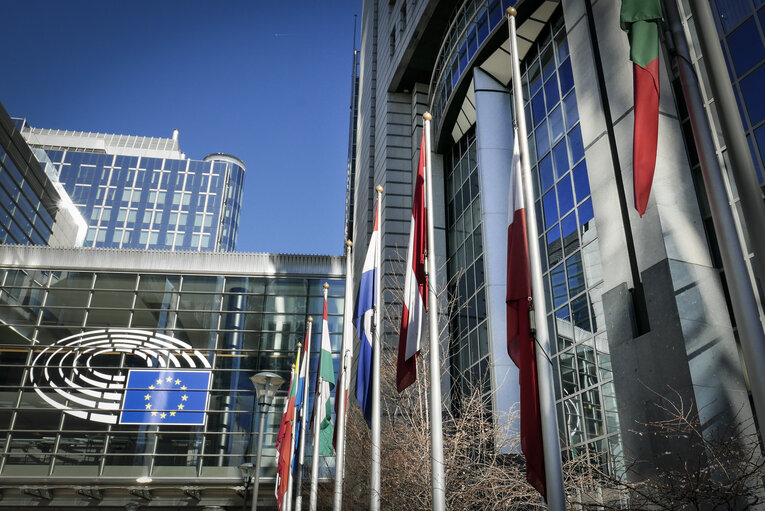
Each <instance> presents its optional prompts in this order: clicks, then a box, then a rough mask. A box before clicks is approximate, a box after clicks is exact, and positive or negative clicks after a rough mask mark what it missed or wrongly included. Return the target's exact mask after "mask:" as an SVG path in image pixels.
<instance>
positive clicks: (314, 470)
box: [308, 282, 329, 511]
mask: <svg viewBox="0 0 765 511" xmlns="http://www.w3.org/2000/svg"><path fill="white" fill-rule="evenodd" d="M328 291H329V284H328V283H326V282H325V283H324V303H326V302H327V292H328ZM322 323H324V322H322ZM325 327H326V325H324V324H322V328H325ZM322 335H324V332H322ZM316 376H317V377H316V391H315V392H314V396H313V432H312V433H311V437H312V440H313V454H312V458H313V459H312V460H311V493H310V495H309V505H308V509H309V511H316V504H317V500H318V498H319V444H320V443H321V440H320V438H321V431H320V430H321V414H320V413H319V410H318V407H319V406H321V405H322V403H324V395H323V393H322V387H323V385H322V382H323V381H324V380H323V379H322V377H321V354H319V366H318V367H317V368H316ZM317 400H318V401H317Z"/></svg>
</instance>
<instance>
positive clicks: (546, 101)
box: [522, 10, 621, 471]
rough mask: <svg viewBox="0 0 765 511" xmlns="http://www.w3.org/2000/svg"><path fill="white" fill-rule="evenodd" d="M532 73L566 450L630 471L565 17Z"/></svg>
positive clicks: (529, 58) (544, 250)
mask: <svg viewBox="0 0 765 511" xmlns="http://www.w3.org/2000/svg"><path fill="white" fill-rule="evenodd" d="M522 74H523V80H524V83H523V91H524V103H525V115H526V121H527V125H528V127H529V150H530V152H531V155H530V156H531V158H530V159H531V164H532V177H533V180H534V195H535V207H536V214H537V227H538V229H539V233H540V236H539V244H540V253H541V255H542V270H543V273H544V284H545V291H546V293H545V298H546V301H547V310H548V311H550V314H549V316H548V322H549V331H550V334H551V341H553V342H552V343H551V344H552V348H553V350H554V357H553V367H554V368H555V370H554V371H553V374H554V376H555V385H554V387H555V398H556V403H557V408H558V410H557V415H558V420H559V422H560V423H559V428H560V430H561V437H562V441H561V446H562V447H563V449H564V451H568V453H569V454H570V455H572V456H576V455H578V454H580V453H584V452H585V450H586V451H587V452H589V454H590V456H593V457H595V456H600V457H601V459H602V468H603V469H606V470H608V469H609V468H610V469H615V470H616V471H620V468H619V467H618V466H617V464H618V462H619V460H620V459H621V443H620V441H619V419H618V414H617V409H616V400H615V394H614V387H613V373H612V370H611V359H610V356H609V348H608V337H607V333H606V329H605V320H604V317H603V306H602V299H601V295H602V293H603V275H602V269H601V260H600V248H599V245H598V233H597V230H596V227H595V221H594V214H593V209H592V201H591V199H590V187H589V177H588V175H587V172H588V170H587V162H586V161H585V159H584V147H583V144H582V136H581V132H580V128H579V112H578V109H577V102H576V92H575V90H574V80H573V75H572V71H571V60H570V58H569V52H568V42H567V39H566V29H565V26H564V24H563V16H562V13H561V12H560V10H559V11H558V13H557V14H556V15H554V16H553V18H552V20H551V22H550V23H549V24H548V25H547V26H546V27H545V28H544V29H543V30H542V33H541V34H540V35H539V37H538V38H537V42H536V43H535V44H534V45H533V46H532V48H531V49H530V50H529V52H528V53H527V54H526V58H525V59H524V61H523V66H522ZM609 458H610V462H609Z"/></svg>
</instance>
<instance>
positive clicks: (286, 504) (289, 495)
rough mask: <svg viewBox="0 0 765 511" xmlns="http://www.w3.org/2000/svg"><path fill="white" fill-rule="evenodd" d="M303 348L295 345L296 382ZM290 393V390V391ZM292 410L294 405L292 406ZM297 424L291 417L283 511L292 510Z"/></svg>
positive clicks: (294, 368)
mask: <svg viewBox="0 0 765 511" xmlns="http://www.w3.org/2000/svg"><path fill="white" fill-rule="evenodd" d="M302 347H303V344H302V343H298V344H297V349H298V352H297V361H296V362H295V365H294V366H292V367H293V369H292V377H293V378H295V380H296V381H297V378H298V375H299V373H300V348H302ZM290 392H292V389H290ZM293 408H294V405H293ZM296 424H297V420H296V419H295V417H294V414H293V417H292V435H291V436H290V458H289V460H290V461H289V472H288V474H287V495H285V498H284V500H282V502H284V511H291V510H292V484H293V483H294V480H293V478H292V457H293V456H295V425H296Z"/></svg>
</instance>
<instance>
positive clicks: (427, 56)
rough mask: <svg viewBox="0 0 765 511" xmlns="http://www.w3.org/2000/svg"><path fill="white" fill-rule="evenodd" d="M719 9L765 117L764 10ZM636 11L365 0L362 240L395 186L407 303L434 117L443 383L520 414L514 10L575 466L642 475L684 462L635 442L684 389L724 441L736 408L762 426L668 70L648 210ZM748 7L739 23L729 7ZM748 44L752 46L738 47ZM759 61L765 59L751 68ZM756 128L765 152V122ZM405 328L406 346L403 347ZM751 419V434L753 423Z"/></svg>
mask: <svg viewBox="0 0 765 511" xmlns="http://www.w3.org/2000/svg"><path fill="white" fill-rule="evenodd" d="M713 3H714V4H715V12H717V13H718V14H720V16H721V17H723V18H724V19H723V21H722V24H723V25H726V26H728V25H729V26H728V28H724V27H723V28H724V32H725V34H729V35H726V38H727V42H726V43H725V44H726V46H725V49H726V51H728V57H729V58H731V56H732V57H733V60H732V61H731V62H733V66H732V68H731V69H733V70H736V69H739V68H740V72H739V71H735V73H734V75H735V76H734V81H735V82H736V87H737V89H736V90H737V92H741V94H740V95H739V99H741V105H742V109H744V110H751V109H754V110H756V108H757V104H759V103H760V102H761V100H760V99H757V98H755V97H754V96H753V95H750V97H748V98H747V97H746V91H745V90H746V88H747V86H748V85H747V84H748V83H749V82H747V77H750V76H754V74H755V73H756V72H757V69H759V66H760V62H761V61H763V60H765V58H760V59H759V60H757V59H756V58H755V57H754V56H753V55H747V56H744V55H743V54H740V55H738V56H737V55H735V54H736V52H737V50H736V49H735V48H734V46H735V45H736V44H738V45H741V44H742V43H741V40H747V41H748V40H750V39H751V40H752V41H754V42H756V43H757V44H760V40H761V39H762V34H763V32H762V30H761V21H760V18H759V14H760V13H762V12H763V11H761V9H762V8H763V7H761V4H762V2H757V1H754V2H750V1H743V2H732V1H731V2H728V1H717V2H713ZM619 5H620V4H619V3H618V2H592V1H590V0H585V1H584V2H579V1H567V0H561V1H545V0H430V1H425V2H422V1H420V2H413V1H410V0H395V1H391V2H389V3H386V4H385V5H383V4H382V3H380V2H375V1H371V0H370V1H368V2H367V1H365V2H364V10H363V14H362V42H361V49H360V53H361V63H360V78H359V80H360V81H359V92H358V94H359V122H358V126H357V130H358V131H357V140H356V147H357V152H356V154H357V164H356V167H355V169H354V172H355V173H356V176H355V184H356V186H355V190H354V193H355V197H354V199H355V202H354V207H355V223H354V232H353V240H354V243H355V244H356V246H359V245H360V246H365V244H366V243H367V240H368V237H369V235H370V226H371V224H370V225H368V222H367V221H366V220H368V219H369V211H371V210H372V205H373V202H374V192H373V189H374V186H375V185H377V184H381V185H382V186H383V187H384V189H385V192H386V193H385V194H384V195H383V199H382V200H383V205H382V216H383V220H382V226H381V239H382V244H383V246H384V254H385V255H384V263H383V273H384V274H385V278H384V279H383V282H384V283H385V284H384V286H386V287H387V289H388V290H389V291H388V295H390V296H395V295H396V292H395V289H396V288H397V287H400V281H401V277H402V273H403V271H402V269H403V265H402V262H403V261H402V260H401V259H402V257H401V254H405V253H406V244H407V241H408V236H407V234H408V226H409V219H410V218H411V216H410V215H411V194H412V183H413V182H414V179H413V175H414V173H415V172H416V169H417V161H418V157H419V150H420V148H419V141H420V133H421V128H422V120H421V119H422V114H423V113H424V112H426V111H429V112H430V113H431V114H432V116H433V123H432V137H433V140H432V147H433V153H434V154H433V169H432V170H433V173H434V176H433V182H434V195H435V197H434V206H433V207H434V216H435V225H436V227H437V230H436V232H437V235H436V244H437V246H436V247H435V250H436V255H437V257H438V258H439V260H438V261H437V266H438V267H439V268H443V271H441V273H440V274H439V276H438V285H439V286H440V287H446V292H447V293H448V295H447V296H448V297H449V299H450V302H449V305H450V308H449V310H448V311H447V310H444V316H447V317H444V318H443V319H442V321H443V322H444V323H448V326H449V328H448V334H447V336H448V339H444V340H443V342H442V346H444V347H445V348H446V349H445V352H444V353H445V357H446V358H447V359H448V362H449V369H448V370H447V371H446V373H445V375H444V383H443V384H444V387H445V388H446V387H447V386H448V388H449V389H450V390H451V394H450V395H451V397H453V398H457V399H456V400H455V401H453V402H452V405H453V406H455V407H458V405H459V400H458V398H459V394H460V392H463V391H465V390H467V389H469V388H470V386H471V385H472V384H476V383H480V384H481V385H483V387H482V388H483V390H484V392H485V394H486V395H487V396H490V398H491V399H490V402H491V405H492V408H493V411H494V413H495V417H496V418H497V420H502V417H503V414H504V413H506V412H508V411H509V410H510V409H511V408H512V407H513V406H515V405H516V404H517V401H518V398H519V391H518V385H517V375H518V373H517V369H516V368H515V367H514V366H513V364H512V362H511V361H510V359H509V356H508V355H507V346H506V323H505V308H506V305H505V292H506V282H507V272H508V269H507V265H506V251H507V222H508V214H507V190H508V187H509V183H508V169H509V168H510V166H511V164H512V148H513V141H514V137H515V135H514V132H513V123H512V118H513V100H512V95H513V92H512V84H511V73H510V54H509V45H508V29H507V21H506V17H505V10H506V9H507V7H509V6H515V7H516V8H517V10H518V16H517V25H518V36H519V39H518V44H519V57H520V60H521V73H522V80H523V82H522V90H523V95H524V97H523V103H524V109H525V111H524V115H525V117H526V121H527V127H528V137H529V138H528V142H529V150H530V154H529V159H530V163H531V167H532V169H531V171H532V181H533V189H534V197H533V201H532V200H531V199H532V198H530V199H527V201H529V202H527V205H526V207H527V208H529V207H531V204H533V207H534V208H535V211H536V218H537V224H538V225H537V227H538V232H539V247H540V252H541V256H542V269H543V280H544V287H545V296H544V301H545V306H546V311H547V314H548V325H549V332H550V343H551V345H550V353H549V359H550V362H551V364H552V369H553V374H554V378H555V380H554V382H553V387H554V392H555V402H556V411H557V420H558V427H559V431H560V439H561V449H562V455H563V456H579V455H580V454H583V453H588V454H590V455H593V456H595V457H597V458H598V459H599V460H600V465H601V468H602V469H604V470H606V471H610V472H611V473H613V474H617V475H624V474H625V470H626V467H625V465H624V464H623V461H624V459H625V458H626V459H644V460H649V463H647V464H645V465H643V466H644V467H648V466H649V465H650V466H651V467H653V468H655V467H658V466H661V464H663V463H670V462H669V461H667V459H666V458H662V456H663V453H665V452H670V451H672V449H673V448H674V447H673V446H672V445H671V442H663V441H657V440H656V439H652V440H651V441H648V440H646V439H645V438H643V437H641V435H639V434H638V433H636V432H635V429H636V425H637V424H641V423H642V424H645V423H646V422H649V421H651V420H660V413H658V412H657V410H658V406H656V407H654V406H652V405H649V404H647V403H652V402H656V401H660V400H661V399H664V398H667V399H672V398H673V397H676V396H673V395H672V392H671V391H669V390H667V389H669V388H674V389H683V390H682V391H681V394H682V396H681V397H682V399H683V400H684V402H685V403H694V406H695V408H694V411H698V413H699V418H700V421H701V423H702V424H703V428H704V430H705V431H706V432H707V434H713V433H712V432H713V431H715V430H716V429H717V428H720V427H725V426H726V425H728V424H730V423H731V421H733V420H734V418H733V417H732V416H731V414H730V410H737V411H740V413H743V414H744V416H746V417H751V408H750V406H749V400H748V393H747V388H746V383H745V381H744V378H743V371H742V366H741V361H740V358H739V356H738V349H737V345H736V332H735V325H734V322H733V321H732V319H731V315H730V313H729V309H728V308H727V307H726V305H725V304H726V291H725V286H724V282H723V279H722V278H721V274H720V271H719V267H718V266H717V265H716V261H717V259H716V255H715V247H714V233H713V232H711V231H710V229H709V228H710V225H711V224H710V222H708V211H707V209H706V206H705V199H704V196H703V187H702V188H698V187H697V188H695V187H694V186H692V185H690V183H693V175H694V172H695V170H694V169H695V168H696V166H697V164H698V159H697V158H696V156H695V153H694V152H693V149H692V148H689V147H686V145H685V144H684V142H683V140H684V139H683V135H684V133H683V131H684V129H685V125H684V123H683V122H682V121H684V117H683V115H684V114H683V109H682V108H681V107H680V106H678V105H681V104H682V102H683V98H682V96H681V95H678V91H679V89H678V88H676V89H675V90H673V89H672V87H671V83H670V80H667V79H666V77H667V76H670V77H671V76H672V74H671V68H670V66H666V67H667V69H668V72H664V74H663V76H664V77H665V78H664V80H666V81H667V86H666V88H664V87H665V85H664V84H662V103H661V110H662V114H663V115H662V116H661V121H660V133H661V137H660V143H659V149H658V155H657V167H656V177H655V178H654V183H655V184H654V189H653V191H652V196H651V201H650V202H649V209H648V211H647V213H646V214H645V216H644V217H642V218H641V217H639V215H638V214H637V213H636V212H635V210H634V208H633V206H632V203H631V200H630V199H631V197H632V188H631V186H632V183H631V181H632V176H631V172H632V161H631V154H632V129H633V126H632V124H633V115H632V113H633V112H632V69H631V64H630V62H629V48H628V44H627V38H626V36H625V34H624V32H623V31H622V30H621V29H620V27H619V24H618V19H619ZM731 9H732V10H733V11H735V13H727V10H731ZM757 9H760V11H757V12H756V10H757ZM733 14H735V16H734V15H733ZM734 18H735V19H734ZM721 19H722V18H721ZM747 27H749V28H747ZM752 27H753V28H752ZM737 30H738V31H741V32H742V33H743V32H745V31H747V32H746V34H745V35H741V36H740V37H739V39H738V40H737V39H736V36H733V42H731V40H730V39H731V36H732V35H733V34H734V33H737V32H736V31H737ZM422 34H429V37H428V38H426V37H423V36H422ZM435 34H438V36H437V37H436V35H435ZM736 41H738V42H736ZM731 44H733V45H734V46H731ZM754 46H757V45H754ZM760 46H762V45H761V44H760ZM760 46H757V48H759V47H760ZM380 48H382V50H380ZM760 53H761V52H760ZM760 53H757V52H755V54H757V55H759V54H760ZM744 57H748V58H749V59H750V61H748V62H747V63H746V64H742V65H740V66H738V67H736V66H737V64H736V63H735V60H737V59H738V60H741V59H742V58H744ZM758 58H759V57H758ZM755 61H756V62H755ZM751 80H754V79H753V78H752V79H751ZM678 112H679V113H678ZM747 116H748V117H749V119H748V120H747V121H746V123H745V124H746V127H747V129H749V131H750V139H751V142H752V144H753V145H752V147H753V151H756V150H757V148H758V146H757V145H755V144H754V142H756V141H757V140H756V133H757V129H758V127H759V123H760V122H761V120H756V119H759V118H758V117H757V116H756V115H753V114H752V113H751V112H750V113H748V114H747ZM764 132H765V131H764ZM755 158H756V159H757V161H758V162H761V161H762V160H761V159H760V157H759V155H758V154H755ZM760 181H762V179H760ZM697 190H698V193H697ZM441 226H443V230H440V229H438V228H440V227H441ZM439 231H440V232H439ZM356 263H357V264H360V262H359V255H358V254H357V259H356ZM357 273H358V271H357ZM383 296H386V293H385V292H383ZM392 309H395V307H394V308H392ZM390 321H391V324H392V325H395V324H396V322H397V319H396V318H390ZM389 330H390V331H391V333H390V334H389V335H388V343H389V344H391V345H395V344H396V339H395V333H394V332H393V329H392V328H391V329H389ZM710 339H715V341H714V342H710ZM698 350H701V351H698ZM701 352H703V353H704V354H703V355H701V354H700V353H701ZM648 368H650V369H648ZM636 374H639V375H640V378H639V379H638V378H636V376H635V375H636ZM449 380H450V381H449ZM710 382H712V383H711V384H710ZM637 403H640V404H639V405H637ZM456 410H457V411H458V408H456ZM744 416H737V417H736V420H738V421H741V422H742V423H743V421H742V417H744ZM653 468H652V469H653ZM630 469H631V470H633V471H634V472H639V471H640V470H641V469H640V468H635V465H634V464H633V465H632V467H631V468H630ZM652 469H648V470H652ZM657 470H658V469H657ZM626 475H627V476H628V477H631V476H632V475H634V474H626Z"/></svg>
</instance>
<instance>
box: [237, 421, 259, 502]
mask: <svg viewBox="0 0 765 511" xmlns="http://www.w3.org/2000/svg"><path fill="white" fill-rule="evenodd" d="M250 431H252V430H250ZM239 471H240V472H241V473H242V481H244V500H243V501H242V511H246V507H245V506H246V505H247V490H249V488H250V481H252V474H254V473H255V467H253V466H252V463H242V464H241V465H239Z"/></svg>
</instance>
